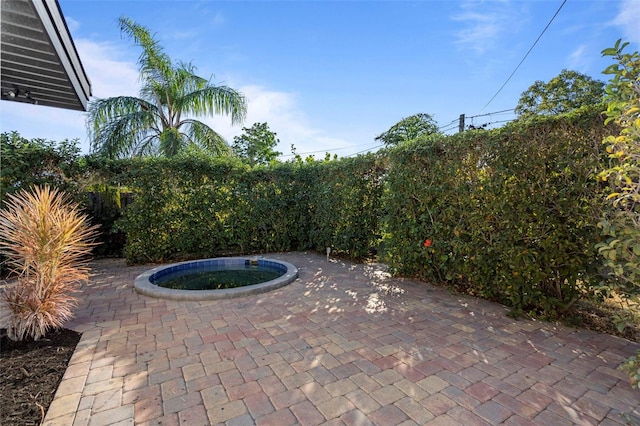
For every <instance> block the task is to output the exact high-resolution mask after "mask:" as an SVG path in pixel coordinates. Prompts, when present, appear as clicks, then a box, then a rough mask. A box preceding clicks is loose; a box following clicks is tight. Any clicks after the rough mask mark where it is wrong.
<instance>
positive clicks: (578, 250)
mask: <svg viewBox="0 0 640 426" xmlns="http://www.w3.org/2000/svg"><path fill="white" fill-rule="evenodd" d="M610 131H611V129H606V128H605V126H604V125H603V117H602V116H601V114H600V113H599V112H598V110H596V109H591V110H583V111H581V112H580V113H576V114H572V115H567V116H562V117H555V118H538V119H536V120H534V121H526V122H514V123H510V124H509V125H507V126H505V127H504V128H501V129H497V130H491V131H482V130H479V131H472V132H465V133H463V134H458V135H455V136H451V137H432V138H427V139H423V140H417V141H414V142H412V143H410V144H407V145H403V146H401V147H399V148H397V149H395V150H393V151H391V152H390V170H389V177H388V188H387V191H386V195H385V199H384V202H383V203H384V204H385V205H386V208H387V209H388V211H389V215H388V216H387V220H386V230H385V245H386V254H387V262H388V263H389V265H390V266H391V267H392V268H393V270H395V271H396V273H399V274H402V275H409V276H414V277H418V278H420V279H424V280H429V281H432V282H441V283H442V282H446V283H449V284H450V285H455V286H458V287H460V288H463V289H464V290H465V291H468V292H470V293H472V294H477V295H480V296H483V297H486V298H489V299H493V300H497V301H500V302H503V303H506V304H507V305H509V306H512V307H513V308H514V309H515V310H516V312H522V311H525V312H528V311H533V312H535V313H538V314H539V313H541V312H544V313H546V314H550V315H554V314H555V313H558V312H562V311H563V310H565V309H567V308H568V307H569V306H570V305H571V304H572V303H574V302H575V301H576V300H578V299H579V298H580V297H581V296H582V295H583V294H584V293H585V292H586V291H588V290H589V289H590V288H591V287H592V286H593V285H595V284H596V282H597V281H599V280H600V279H601V278H600V276H599V271H598V268H599V265H600V264H601V262H600V261H599V259H598V258H597V255H596V252H595V250H594V246H595V244H596V243H597V242H598V241H599V239H600V237H599V232H598V230H597V229H596V223H597V221H598V218H599V217H600V212H601V208H602V205H603V203H602V200H603V191H602V190H603V188H601V187H600V186H599V185H600V184H599V183H598V181H597V179H596V177H595V175H596V172H597V170H598V164H599V163H600V162H601V161H604V159H605V158H606V153H604V152H603V149H602V139H603V136H604V135H605V133H606V132H610ZM427 239H428V240H430V242H429V243H430V244H431V245H430V246H429V247H426V246H425V241H426V240H427ZM429 243H428V244H426V245H429Z"/></svg>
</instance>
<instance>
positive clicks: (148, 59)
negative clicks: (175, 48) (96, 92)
mask: <svg viewBox="0 0 640 426" xmlns="http://www.w3.org/2000/svg"><path fill="white" fill-rule="evenodd" d="M118 23H119V25H120V32H121V33H123V34H125V35H127V36H128V37H129V38H131V39H133V41H134V43H135V44H137V45H138V46H140V47H142V53H141V54H140V57H139V58H138V66H139V69H140V73H141V75H140V77H141V80H143V81H144V80H146V79H147V78H150V79H152V80H157V79H165V80H167V76H168V75H169V74H170V73H171V70H172V68H173V66H172V64H171V58H170V57H169V56H168V55H167V54H166V53H165V52H164V49H163V48H162V47H161V46H160V43H159V42H158V41H157V40H155V39H154V38H153V36H152V35H151V33H150V32H149V29H148V28H147V27H145V26H143V25H140V24H138V23H137V22H134V21H133V20H132V19H131V18H129V17H127V16H124V15H123V16H121V17H120V19H118Z"/></svg>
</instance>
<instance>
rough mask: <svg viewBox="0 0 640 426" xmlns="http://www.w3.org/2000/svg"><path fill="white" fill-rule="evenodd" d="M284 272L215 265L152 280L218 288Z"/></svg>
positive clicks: (184, 286) (188, 287) (267, 278)
mask: <svg viewBox="0 0 640 426" xmlns="http://www.w3.org/2000/svg"><path fill="white" fill-rule="evenodd" d="M284 273H285V271H283V270H282V269H279V268H271V267H268V266H264V265H259V266H257V265H217V266H210V267H208V268H206V269H202V270H199V269H196V270H181V271H176V272H171V273H168V274H165V275H163V276H162V277H160V278H157V279H156V280H154V284H156V285H157V286H160V287H164V288H171V289H174V290H220V289H225V288H235V287H245V286H248V285H254V284H259V283H262V282H266V281H271V280H273V279H275V278H278V277H280V276H282V275H284Z"/></svg>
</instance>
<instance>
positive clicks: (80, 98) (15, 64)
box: [0, 0, 91, 111]
mask: <svg viewBox="0 0 640 426" xmlns="http://www.w3.org/2000/svg"><path fill="white" fill-rule="evenodd" d="M0 8H1V9H0V33H1V37H0V80H1V81H0V83H1V93H2V99H3V100H8V101H17V102H28V103H34V104H38V105H45V106H52V107H57V108H65V109H72V110H78V111H86V110H87V103H88V101H89V98H90V97H91V82H90V81H89V78H88V77H87V74H86V72H85V71H84V68H83V67H82V63H81V62H80V57H79V56H78V52H77V50H76V47H75V45H74V43H73V40H72V38H71V34H70V33H69V28H68V27H67V23H66V21H65V19H64V16H63V15H62V11H61V9H60V5H59V4H58V1H57V0H2V3H1V6H0Z"/></svg>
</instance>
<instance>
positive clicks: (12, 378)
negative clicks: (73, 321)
mask: <svg viewBox="0 0 640 426" xmlns="http://www.w3.org/2000/svg"><path fill="white" fill-rule="evenodd" d="M0 336H1V337H0V425H2V426H10V425H11V426H13V425H16V426H17V425H20V426H22V425H39V424H40V423H42V420H44V416H45V413H46V412H47V410H48V408H49V405H50V404H51V401H52V400H53V397H54V395H55V392H56V390H57V389H58V385H59V384H60V381H61V380H62V376H63V375H64V372H65V371H66V369H67V365H68V364H69V360H70V359H71V356H72V355H73V351H74V350H75V348H76V345H77V344H78V342H79V341H80V337H81V334H80V333H76V332H75V331H72V330H67V329H61V330H56V331H51V332H49V333H48V334H47V335H46V336H44V337H43V338H41V339H39V340H37V341H33V340H25V341H22V342H14V341H12V340H9V339H8V338H7V336H6V330H4V329H0Z"/></svg>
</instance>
